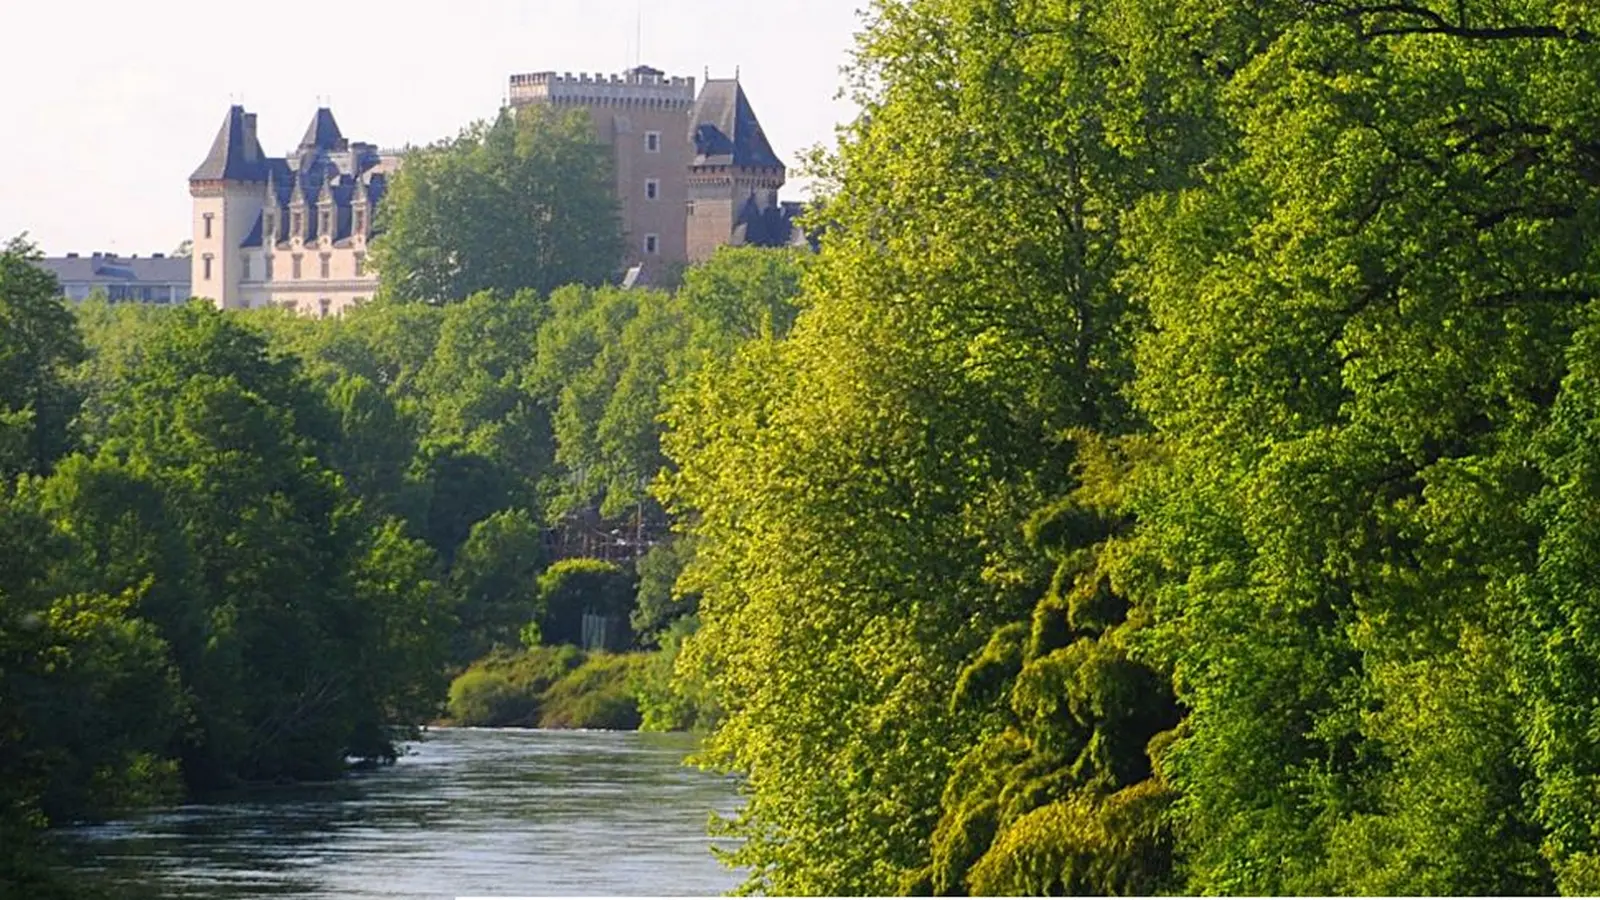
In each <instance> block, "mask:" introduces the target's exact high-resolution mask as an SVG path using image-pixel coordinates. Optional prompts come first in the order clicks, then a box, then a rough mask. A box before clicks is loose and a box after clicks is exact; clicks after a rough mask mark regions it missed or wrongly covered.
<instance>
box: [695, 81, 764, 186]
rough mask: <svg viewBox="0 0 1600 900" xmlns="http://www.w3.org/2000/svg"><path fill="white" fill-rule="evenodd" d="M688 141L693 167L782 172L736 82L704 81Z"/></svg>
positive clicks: (748, 100)
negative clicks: (762, 169)
mask: <svg viewBox="0 0 1600 900" xmlns="http://www.w3.org/2000/svg"><path fill="white" fill-rule="evenodd" d="M689 140H691V141H693V142H694V164H695V165H697V166H741V167H750V168H778V169H781V168H783V162H782V161H781V160H779V159H778V155H777V154H776V153H773V152H772V145H771V144H769V143H767V136H766V134H765V133H764V132H763V131H762V130H761V122H760V120H759V119H757V118H756V113H755V110H753V109H751V108H750V99H749V98H748V97H746V96H745V95H744V88H742V87H740V86H739V80H738V79H737V78H713V79H710V80H708V81H706V85H705V88H704V89H702V90H701V91H700V97H699V99H697V100H696V101H695V104H694V117H693V118H692V119H690V120H689Z"/></svg>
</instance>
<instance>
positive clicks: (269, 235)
mask: <svg viewBox="0 0 1600 900" xmlns="http://www.w3.org/2000/svg"><path fill="white" fill-rule="evenodd" d="M277 242H278V222H277V217H275V216H273V215H272V214H271V213H267V214H266V215H265V216H263V217H262V219H261V243H263V244H266V245H267V246H268V247H270V246H272V245H273V244H276V243H277Z"/></svg>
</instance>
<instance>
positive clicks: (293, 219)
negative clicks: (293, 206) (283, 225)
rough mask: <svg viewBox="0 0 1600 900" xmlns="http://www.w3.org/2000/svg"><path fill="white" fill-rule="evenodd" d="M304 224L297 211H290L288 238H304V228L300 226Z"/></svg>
mask: <svg viewBox="0 0 1600 900" xmlns="http://www.w3.org/2000/svg"><path fill="white" fill-rule="evenodd" d="M304 224H305V220H304V219H302V218H301V217H300V214H299V213H297V212H296V213H290V214H289V237H290V238H301V239H304V238H305V229H303V228H302V227H301V226H302V225H304Z"/></svg>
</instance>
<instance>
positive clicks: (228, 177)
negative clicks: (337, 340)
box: [189, 106, 399, 316]
mask: <svg viewBox="0 0 1600 900" xmlns="http://www.w3.org/2000/svg"><path fill="white" fill-rule="evenodd" d="M398 165H399V159H398V157H396V156H394V155H392V154H382V153H379V152H378V148H377V147H375V146H373V145H371V144H362V143H352V142H350V141H348V140H346V139H345V137H344V135H343V134H342V133H340V131H339V125H338V123H337V122H335V121H334V118H333V113H332V112H331V111H329V110H327V109H319V110H317V112H316V114H315V115H314V116H312V118H311V124H310V125H309V126H307V127H306V132H305V136H304V137H303V138H301V139H300V146H299V147H297V148H296V149H294V150H293V151H291V152H290V153H289V154H288V155H286V156H283V157H269V156H267V155H266V154H265V153H264V152H262V149H261V142H260V141H259V140H258V139H257V137H256V117H255V115H254V114H252V113H248V112H245V110H244V107H242V106H234V107H232V108H230V109H229V110H228V115H227V118H225V119H224V120H223V122H222V129H221V130H220V131H218V132H217V137H216V139H215V140H214V141H212V144H211V152H210V153H208V154H207V155H206V158H205V161H204V162H202V163H200V167H199V168H197V169H195V171H194V174H193V175H190V176H189V194H190V196H192V197H193V198H194V255H193V257H192V265H193V269H192V272H191V283H192V285H193V290H194V293H195V296H197V297H207V298H209V299H210V300H211V301H212V302H214V303H216V304H217V305H218V306H220V307H222V308H224V309H250V308H253V307H259V306H267V305H269V304H270V305H277V306H282V307H284V308H287V309H293V310H295V311H297V312H299V313H301V314H302V315H317V316H326V315H330V314H337V313H340V312H343V311H344V310H345V309H347V308H349V307H350V306H351V305H353V304H357V303H361V302H362V301H364V300H366V299H367V298H369V297H371V296H372V294H373V292H374V291H375V290H376V289H377V285H378V280H377V276H376V275H375V274H374V273H373V272H371V271H369V270H368V269H367V266H366V255H367V241H368V240H369V239H370V238H371V237H372V225H373V220H374V217H375V216H376V214H377V208H378V203H379V202H380V201H381V200H382V199H383V193H384V188H385V186H386V185H387V184H388V177H389V175H390V174H392V173H393V172H394V171H395V169H396V167H397V166H398Z"/></svg>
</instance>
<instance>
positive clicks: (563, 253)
mask: <svg viewBox="0 0 1600 900" xmlns="http://www.w3.org/2000/svg"><path fill="white" fill-rule="evenodd" d="M611 170H612V162H611V155H610V151H609V148H607V147H606V146H605V145H604V144H601V143H599V142H598V141H597V140H596V138H595V136H594V133H593V127H592V126H591V125H590V123H589V117H588V114H587V113H586V112H584V111H583V110H565V111H563V110H558V109H555V108H546V107H537V106H536V107H526V108H523V109H520V110H517V111H516V112H515V114H513V113H512V111H511V110H509V109H507V110H502V111H501V114H500V116H499V117H498V118H496V119H495V121H494V122H492V123H488V122H480V123H477V124H475V125H473V126H471V127H469V128H467V129H466V130H464V131H463V132H462V133H461V135H460V136H458V137H456V138H454V139H452V140H446V141H441V142H439V143H437V144H434V145H433V146H430V147H426V148H423V149H420V150H414V151H411V152H410V153H408V154H407V155H406V158H405V164H404V165H403V166H402V167H401V168H400V170H399V172H398V173H396V175H395V178H394V182H393V185H392V186H391V187H390V189H389V192H388V193H387V194H386V195H385V197H384V202H383V205H382V208H381V210H380V212H379V214H378V227H379V230H380V232H381V235H380V237H379V238H378V239H377V240H376V241H375V242H374V245H373V249H372V263H373V265H374V267H375V268H376V269H377V270H378V271H379V273H380V274H381V275H382V295H383V296H386V297H389V298H393V299H396V300H408V301H424V302H428V303H450V302H455V301H458V300H461V299H464V298H466V297H468V296H471V295H472V294H476V293H478V292H480V291H500V292H502V293H505V294H512V293H515V292H516V291H519V290H523V289H531V290H534V291H537V292H538V293H540V294H547V293H549V292H550V291H551V290H554V289H555V288H556V287H558V286H560V285H564V284H573V283H577V284H599V283H601V282H604V281H607V280H609V279H611V277H612V276H613V275H614V274H616V271H617V268H618V265H619V261H620V259H621V256H622V252H621V251H622V247H621V244H622V237H621V226H620V224H619V222H620V220H619V217H618V211H617V201H616V197H615V189H614V187H613V179H612V174H611Z"/></svg>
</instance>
